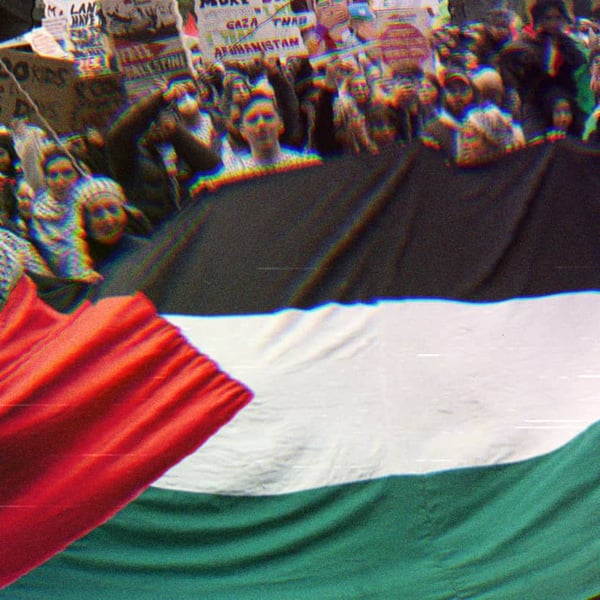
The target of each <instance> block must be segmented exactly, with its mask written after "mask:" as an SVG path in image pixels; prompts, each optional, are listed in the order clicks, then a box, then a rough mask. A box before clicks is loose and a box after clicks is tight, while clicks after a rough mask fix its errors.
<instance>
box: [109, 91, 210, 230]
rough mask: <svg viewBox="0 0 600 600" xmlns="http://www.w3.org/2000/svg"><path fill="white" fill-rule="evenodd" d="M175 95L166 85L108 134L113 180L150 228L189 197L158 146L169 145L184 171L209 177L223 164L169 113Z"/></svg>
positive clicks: (131, 109) (140, 102) (134, 107)
mask: <svg viewBox="0 0 600 600" xmlns="http://www.w3.org/2000/svg"><path fill="white" fill-rule="evenodd" d="M175 93H176V92H175V88H173V87H168V86H167V87H166V88H164V89H156V90H155V91H154V92H153V93H151V94H148V95H147V96H145V97H143V98H141V99H140V100H138V101H137V102H135V103H134V104H132V105H131V106H129V107H127V108H126V109H125V110H124V111H123V113H122V114H121V115H120V116H119V118H117V119H116V120H115V122H114V123H113V124H112V125H111V127H110V129H109V131H108V133H107V136H106V148H107V154H108V156H109V161H110V171H111V177H112V178H113V179H115V180H116V181H117V182H118V183H119V184H120V185H121V186H122V187H123V189H124V190H125V194H126V196H127V198H128V200H129V202H130V203H131V204H132V205H133V206H135V207H136V208H138V209H139V210H141V211H142V212H143V213H144V214H145V215H146V217H147V218H148V219H149V220H150V222H151V223H152V224H153V225H154V226H158V225H160V224H161V223H163V222H164V221H165V220H166V219H167V218H168V217H170V216H172V215H173V214H175V213H176V212H177V211H178V210H180V209H181V207H182V206H183V205H184V204H185V203H186V202H187V200H188V199H189V189H188V182H187V180H186V181H184V182H181V181H180V180H179V179H178V178H177V173H173V172H170V171H169V169H168V168H167V166H166V165H165V162H164V158H163V156H161V153H160V146H161V144H165V143H169V144H171V145H172V147H173V149H174V151H175V153H176V155H177V160H178V161H179V160H180V161H182V162H183V163H185V164H186V171H188V172H192V173H210V172H213V171H216V170H217V169H218V168H219V167H220V166H221V159H220V156H219V155H218V154H217V153H216V152H214V151H213V150H211V149H210V148H209V147H208V146H207V145H206V144H204V143H202V142H201V141H199V140H198V139H197V138H196V137H195V136H194V135H193V134H192V133H191V132H190V131H188V129H187V128H186V127H185V125H184V124H183V123H182V122H181V120H180V119H179V118H178V117H176V116H175V115H174V114H173V113H172V112H170V111H169V110H168V107H169V105H170V104H171V102H172V101H173V100H174V99H175Z"/></svg>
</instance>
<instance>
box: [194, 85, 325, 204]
mask: <svg viewBox="0 0 600 600" xmlns="http://www.w3.org/2000/svg"><path fill="white" fill-rule="evenodd" d="M283 132H284V125H283V119H282V117H281V115H280V113H279V110H278V107H277V103H276V101H275V97H274V94H273V93H272V92H271V93H269V92H268V91H266V90H265V89H264V87H262V88H259V89H256V90H254V91H253V92H252V93H251V98H250V100H249V101H248V103H247V104H246V105H245V107H244V109H243V110H242V113H241V119H240V133H241V135H242V136H243V138H244V140H245V141H246V142H247V144H248V146H249V148H250V151H249V152H247V153H245V154H240V155H239V162H238V164H237V166H236V167H233V168H232V167H227V166H225V167H224V168H223V169H222V170H221V171H220V172H219V173H217V174H216V175H214V176H212V177H200V178H198V181H197V183H196V185H195V186H194V195H196V196H197V195H199V194H200V193H201V192H202V191H204V190H209V191H212V190H215V189H217V188H218V187H220V186H222V185H224V184H227V183H233V182H235V181H239V180H242V179H246V178H249V177H255V176H257V175H265V174H268V173H274V172H278V171H286V170H290V169H298V168H304V167H309V166H315V165H317V164H319V163H320V162H321V160H320V158H319V156H317V155H316V154H311V153H304V152H300V151H298V150H296V149H294V148H289V147H286V146H283V145H282V144H281V142H280V138H281V136H282V134H283Z"/></svg>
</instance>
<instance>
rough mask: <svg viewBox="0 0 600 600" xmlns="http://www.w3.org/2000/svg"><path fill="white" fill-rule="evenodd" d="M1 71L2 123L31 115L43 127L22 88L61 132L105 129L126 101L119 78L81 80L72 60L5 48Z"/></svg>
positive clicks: (51, 124)
mask: <svg viewBox="0 0 600 600" xmlns="http://www.w3.org/2000/svg"><path fill="white" fill-rule="evenodd" d="M0 58H1V59H2V62H3V64H5V65H6V67H7V68H8V69H9V71H10V72H11V73H12V74H13V76H14V78H15V79H16V83H15V81H14V80H13V79H12V78H11V77H10V76H9V75H8V74H7V73H6V72H5V71H4V69H3V68H2V67H0V121H1V122H4V123H8V122H9V121H10V119H12V118H13V117H19V116H28V117H29V118H30V119H32V120H33V121H37V122H38V123H39V124H40V125H44V124H43V123H42V122H40V121H39V119H38V118H37V115H36V111H35V110H34V108H33V107H32V106H31V104H30V102H29V101H28V99H27V98H26V96H25V95H24V94H23V92H22V91H21V90H20V89H19V88H22V89H23V90H25V92H26V93H27V94H28V95H29V96H30V97H31V99H32V100H33V101H34V103H35V105H36V106H37V108H38V110H39V112H40V114H41V115H42V117H43V118H44V119H45V120H46V121H47V122H48V123H49V124H50V126H51V127H52V128H53V129H54V130H55V131H56V132H57V133H67V132H72V131H78V130H80V129H82V128H83V127H84V126H85V125H88V124H89V125H95V126H97V127H100V128H102V127H104V126H105V125H106V124H107V123H108V121H110V120H111V119H112V118H113V117H114V115H115V113H116V112H117V110H118V109H119V108H120V106H121V105H122V102H123V97H122V93H121V87H120V85H119V81H118V77H117V76H116V75H114V74H113V75H111V76H104V77H98V78H95V79H94V78H90V79H82V78H79V77H78V76H77V73H76V69H75V65H74V63H73V61H71V60H65V59H57V58H46V57H42V56H38V55H36V54H33V53H31V52H25V51H23V50H18V49H14V48H12V49H10V48H3V49H1V50H0Z"/></svg>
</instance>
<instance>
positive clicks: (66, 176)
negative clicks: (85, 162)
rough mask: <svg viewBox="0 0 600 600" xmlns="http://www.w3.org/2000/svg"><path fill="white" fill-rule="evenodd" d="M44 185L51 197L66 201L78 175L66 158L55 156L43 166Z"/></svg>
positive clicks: (77, 179)
mask: <svg viewBox="0 0 600 600" xmlns="http://www.w3.org/2000/svg"><path fill="white" fill-rule="evenodd" d="M44 176H45V180H46V185H47V187H48V189H49V190H50V193H51V194H52V196H53V197H54V198H55V199H56V200H58V201H60V202H62V201H64V200H66V198H67V196H68V194H69V192H70V191H71V188H72V187H73V185H75V183H77V181H79V173H78V171H77V169H76V168H75V166H74V165H73V163H72V162H71V161H70V160H69V158H68V157H66V156H61V155H57V156H54V157H51V158H49V159H48V160H47V161H46V163H45V164H44Z"/></svg>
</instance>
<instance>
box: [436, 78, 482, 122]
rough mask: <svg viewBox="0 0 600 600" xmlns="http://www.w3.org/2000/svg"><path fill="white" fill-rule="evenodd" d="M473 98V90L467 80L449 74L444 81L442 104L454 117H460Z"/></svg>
mask: <svg viewBox="0 0 600 600" xmlns="http://www.w3.org/2000/svg"><path fill="white" fill-rule="evenodd" d="M474 100H475V92H474V91H473V86H472V85H471V83H470V82H469V80H468V79H467V78H466V77H464V76H462V75H460V76H458V75H451V76H450V77H447V78H446V80H445V82H444V105H445V107H446V109H447V110H448V112H449V113H450V114H452V115H453V116H454V117H456V118H459V119H461V118H462V117H463V116H464V115H465V112H466V111H467V109H468V108H469V107H470V106H471V105H472V104H473V102H474Z"/></svg>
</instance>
